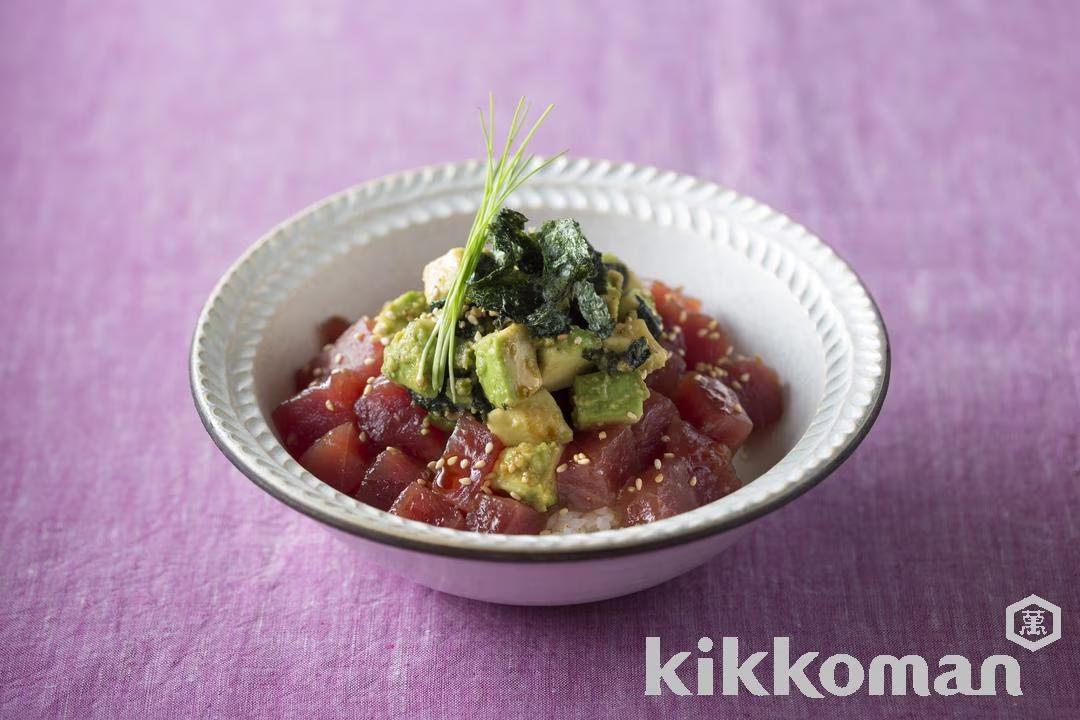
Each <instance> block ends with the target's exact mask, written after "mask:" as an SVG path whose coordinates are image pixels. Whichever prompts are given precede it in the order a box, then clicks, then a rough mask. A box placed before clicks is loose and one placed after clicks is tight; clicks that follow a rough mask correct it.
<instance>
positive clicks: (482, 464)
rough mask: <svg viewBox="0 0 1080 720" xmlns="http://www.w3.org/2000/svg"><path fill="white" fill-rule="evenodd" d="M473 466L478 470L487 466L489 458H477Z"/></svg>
mask: <svg viewBox="0 0 1080 720" xmlns="http://www.w3.org/2000/svg"><path fill="white" fill-rule="evenodd" d="M473 467H474V468H476V469H477V470H480V469H482V468H485V467H487V460H477V461H476V462H474V463H473Z"/></svg>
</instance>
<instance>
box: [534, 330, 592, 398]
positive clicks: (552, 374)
mask: <svg viewBox="0 0 1080 720" xmlns="http://www.w3.org/2000/svg"><path fill="white" fill-rule="evenodd" d="M600 346H601V343H600V338H598V337H597V336H596V334H595V333H591V332H589V331H588V330H583V329H581V328H573V329H572V330H570V332H569V333H566V334H565V335H560V336H559V337H557V338H547V339H545V340H544V341H543V342H541V343H540V347H539V349H538V350H537V351H536V355H537V359H538V360H539V362H540V380H541V382H543V384H544V387H546V388H547V389H548V390H551V391H553V392H554V391H555V390H563V389H565V388H568V387H570V385H571V384H573V382H574V376H575V375H578V374H580V373H582V372H584V371H585V370H588V369H590V368H591V367H592V366H593V363H592V361H591V360H588V359H586V358H585V356H584V353H585V351H587V350H599V349H600Z"/></svg>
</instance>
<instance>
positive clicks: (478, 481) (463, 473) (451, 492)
mask: <svg viewBox="0 0 1080 720" xmlns="http://www.w3.org/2000/svg"><path fill="white" fill-rule="evenodd" d="M502 449H503V444H502V443H501V442H499V438H497V437H495V435H494V433H492V432H491V431H490V430H488V428H487V426H486V425H484V424H483V423H481V422H478V421H477V420H476V419H475V418H473V417H472V416H471V415H462V416H461V417H460V418H458V421H457V425H455V426H454V432H452V433H451V434H450V439H449V440H447V442H446V449H445V450H443V454H442V467H440V468H439V469H438V470H437V471H436V475H435V487H436V488H437V489H438V490H439V491H441V492H444V493H446V495H447V497H449V498H450V499H451V500H452V501H453V502H454V503H455V504H456V505H458V507H462V508H464V507H467V506H468V505H469V502H470V501H471V500H472V496H473V495H475V494H476V493H478V492H480V487H481V486H482V484H483V480H484V477H485V476H486V475H487V474H488V473H490V472H491V471H492V470H494V469H495V463H496V462H497V461H498V459H499V453H501V452H502ZM451 461H453V462H451ZM466 478H467V479H468V482H464V483H463V482H462V480H464V479H466Z"/></svg>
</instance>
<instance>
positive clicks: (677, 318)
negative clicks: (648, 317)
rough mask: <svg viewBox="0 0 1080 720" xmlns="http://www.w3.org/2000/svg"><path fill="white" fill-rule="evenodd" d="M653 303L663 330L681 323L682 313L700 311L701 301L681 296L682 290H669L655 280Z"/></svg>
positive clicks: (683, 317)
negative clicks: (662, 324) (662, 323)
mask: <svg viewBox="0 0 1080 720" xmlns="http://www.w3.org/2000/svg"><path fill="white" fill-rule="evenodd" d="M651 290H652V296H653V301H654V302H655V303H656V310H657V312H659V313H660V318H661V319H662V320H663V321H664V329H665V330H668V331H670V330H671V328H673V327H675V326H676V325H679V324H680V323H682V321H683V320H684V319H685V316H684V314H683V313H687V314H689V313H692V312H697V311H699V310H701V301H700V300H696V299H694V298H692V297H688V296H687V295H684V294H683V291H682V288H670V287H668V286H667V285H665V284H664V283H662V282H660V281H659V280H656V281H654V282H653V284H652V288H651Z"/></svg>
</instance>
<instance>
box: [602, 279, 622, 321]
mask: <svg viewBox="0 0 1080 720" xmlns="http://www.w3.org/2000/svg"><path fill="white" fill-rule="evenodd" d="M622 294H623V274H622V273H621V272H619V271H618V270H608V271H607V290H606V291H605V292H604V295H603V297H604V302H605V303H607V306H608V312H610V313H611V317H613V318H617V317H619V304H620V301H621V300H622Z"/></svg>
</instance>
